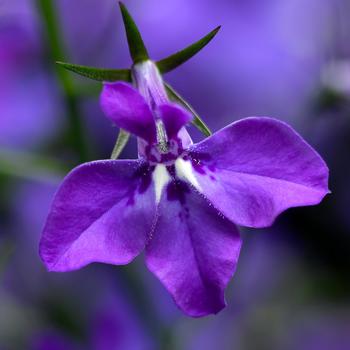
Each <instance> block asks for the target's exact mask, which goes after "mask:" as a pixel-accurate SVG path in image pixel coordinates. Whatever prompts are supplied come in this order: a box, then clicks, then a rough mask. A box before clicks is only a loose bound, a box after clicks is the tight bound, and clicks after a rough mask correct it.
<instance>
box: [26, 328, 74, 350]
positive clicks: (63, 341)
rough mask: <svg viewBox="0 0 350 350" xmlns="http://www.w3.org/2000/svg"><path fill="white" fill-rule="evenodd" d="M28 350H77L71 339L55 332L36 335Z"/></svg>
mask: <svg viewBox="0 0 350 350" xmlns="http://www.w3.org/2000/svg"><path fill="white" fill-rule="evenodd" d="M31 343H32V344H31V347H30V350H78V349H80V348H78V346H75V345H74V344H73V341H72V340H71V339H67V337H65V336H63V335H61V334H58V333H57V332H52V331H51V332H49V331H48V332H45V333H41V334H40V335H36V336H35V338H34V339H33V340H32V341H31Z"/></svg>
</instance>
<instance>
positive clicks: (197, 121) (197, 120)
mask: <svg viewBox="0 0 350 350" xmlns="http://www.w3.org/2000/svg"><path fill="white" fill-rule="evenodd" d="M164 84H165V88H166V91H167V93H168V97H169V98H170V99H171V100H172V101H174V102H177V103H179V104H181V105H182V106H183V107H185V108H186V109H187V110H188V111H190V112H191V113H192V114H193V117H194V118H193V121H192V124H193V125H194V126H195V127H196V128H197V129H198V130H199V131H201V132H202V133H203V134H204V135H205V136H210V135H211V134H212V132H211V131H210V129H209V127H208V126H207V125H206V124H205V123H204V121H203V120H202V119H201V117H200V116H199V115H198V113H197V112H196V111H195V110H194V109H193V107H192V106H191V105H190V104H189V103H188V102H187V101H185V100H184V99H183V97H181V95H180V94H179V93H178V92H176V91H175V90H174V89H173V88H172V87H171V86H170V85H169V84H167V83H164Z"/></svg>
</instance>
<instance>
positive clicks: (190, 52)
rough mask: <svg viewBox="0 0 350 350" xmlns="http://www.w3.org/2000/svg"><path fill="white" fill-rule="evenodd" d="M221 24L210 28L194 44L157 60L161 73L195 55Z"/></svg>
mask: <svg viewBox="0 0 350 350" xmlns="http://www.w3.org/2000/svg"><path fill="white" fill-rule="evenodd" d="M220 28H221V26H219V27H217V28H215V29H214V30H212V31H211V32H210V33H209V34H207V35H206V36H205V37H203V38H202V39H200V40H198V41H197V42H195V43H194V44H192V45H190V46H188V47H186V48H185V49H183V50H181V51H179V52H177V53H175V54H173V55H171V56H169V57H167V58H164V59H163V60H160V61H158V62H157V67H158V69H159V70H160V72H161V73H163V74H164V73H168V72H170V71H172V70H174V69H175V68H177V67H179V66H181V65H182V64H183V63H185V62H186V61H188V60H189V59H190V58H192V57H193V56H194V55H196V54H197V53H198V52H199V51H200V50H202V49H203V48H204V47H205V46H206V45H208V44H209V42H210V41H211V40H212V39H213V38H214V37H215V35H216V34H217V33H218V31H219V30H220Z"/></svg>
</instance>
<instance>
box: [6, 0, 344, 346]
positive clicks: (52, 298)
mask: <svg viewBox="0 0 350 350" xmlns="http://www.w3.org/2000/svg"><path fill="white" fill-rule="evenodd" d="M125 4H126V5H127V6H128V8H129V10H130V12H131V13H132V14H133V15H134V17H135V19H136V21H137V23H138V24H139V27H140V29H141V30H142V33H143V36H144V39H145V42H146V44H147V46H148V47H149V51H150V53H151V55H152V57H153V58H154V59H160V58H163V57H164V56H166V55H168V54H171V53H173V52H174V51H176V50H178V49H181V48H183V47H184V46H186V45H188V44H190V43H192V42H193V41H195V40H197V39H198V38H199V37H201V36H203V35H204V34H206V33H207V32H209V31H210V30H211V29H213V28H214V27H216V26H217V25H218V24H222V26H223V27H222V30H221V31H220V33H219V34H218V35H217V37H216V38H215V40H214V41H213V42H212V43H210V44H209V46H208V47H207V48H206V49H205V50H203V51H202V52H201V53H200V54H198V55H197V56H196V57H195V58H193V59H192V60H191V61H189V62H188V63H186V64H185V65H184V66H182V67H180V68H179V69H177V70H176V71H174V72H172V73H170V74H169V75H167V76H166V77H165V79H166V80H168V81H169V82H171V83H172V85H173V86H174V87H175V88H176V89H177V90H178V91H179V92H181V94H182V95H183V96H185V97H186V99H187V100H188V101H189V102H190V103H191V104H192V105H193V106H194V107H195V109H196V110H197V111H198V112H199V114H200V115H201V117H202V118H203V119H204V120H205V121H206V122H207V123H208V125H209V126H210V127H211V128H212V130H218V129H219V128H221V127H223V126H224V125H226V124H228V123H230V122H232V121H234V120H237V119H240V118H243V117H248V116H253V115H263V116H272V117H276V118H278V119H280V120H284V121H286V122H288V123H289V124H291V125H292V126H293V127H294V128H295V129H296V130H297V131H298V132H299V133H300V134H301V135H302V136H303V137H304V138H305V139H306V140H307V141H308V142H309V143H311V144H312V145H313V146H314V147H315V148H316V149H317V150H318V152H319V153H320V154H321V155H322V156H323V157H324V159H325V160H326V162H327V163H328V165H329V168H330V188H331V190H332V194H331V195H329V196H328V197H327V198H326V199H325V200H324V201H323V203H322V204H321V205H318V206H316V207H305V208H298V209H291V210H288V211H287V212H286V213H284V214H282V215H281V216H280V218H279V219H278V220H277V222H276V223H275V224H274V225H273V227H270V228H268V229H264V230H242V235H243V239H244V244H243V248H242V253H241V258H240V261H239V265H238V269H237V272H236V274H235V276H234V278H233V279H232V281H231V283H230V285H229V288H228V290H227V293H226V298H227V301H228V307H227V308H226V309H225V310H223V311H222V312H221V313H219V314H218V315H216V316H209V317H206V318H202V319H191V318H188V317H186V316H184V315H183V314H181V312H180V311H179V310H178V309H177V308H176V306H175V305H174V304H173V302H172V300H171V297H170V295H168V294H167V293H166V292H165V290H164V289H163V287H162V286H161V285H160V283H159V282H158V281H157V280H156V279H155V278H154V277H153V276H152V275H151V274H150V273H149V272H148V271H146V268H145V266H144V265H143V257H140V258H138V259H137V260H136V261H135V262H134V263H133V264H131V265H129V266H125V267H114V266H106V265H99V264H93V265H91V266H88V267H86V268H84V269H83V270H81V271H77V272H72V273H66V274H55V273H48V272H46V270H45V268H44V266H43V265H42V264H41V262H40V260H39V257H38V241H39V239H40V233H41V228H42V226H43V223H44V220H45V216H46V215H47V213H48V210H49V206H50V202H51V200H52V196H53V194H54V192H55V190H56V189H57V186H58V184H59V182H60V180H61V179H62V178H63V176H64V174H65V173H66V172H67V171H68V170H69V169H71V168H72V167H74V166H75V165H77V164H79V163H81V162H84V161H88V160H93V159H104V158H108V157H109V155H110V153H111V150H112V148H113V145H114V142H115V138H116V135H117V131H118V130H117V129H116V128H115V127H113V126H112V125H111V124H110V123H109V122H108V121H107V119H106V118H104V117H103V115H102V114H101V111H100V109H99V105H98V94H99V91H100V88H101V86H100V85H99V84H98V83H95V82H92V81H88V80H85V79H82V78H79V77H77V76H74V75H73V74H70V73H68V72H65V71H63V70H61V69H60V68H59V67H57V66H56V65H55V64H54V62H55V60H63V61H68V62H72V63H77V64H84V65H91V66H99V67H111V68H121V67H128V66H129V65H130V63H131V62H130V58H129V56H128V50H127V45H126V40H125V37H124V32H123V26H122V21H121V17H120V14H119V10H118V6H117V5H118V4H117V2H116V1H115V0H0V349H1V350H17V349H18V350H22V349H28V350H63V349H64V350H66V349H67V350H76V349H87V350H117V349H118V350H124V349H125V350H129V349H130V350H134V349H135V350H146V349H150V350H153V349H154V350H157V349H169V350H172V349H173V350H175V349H176V350H177V349H180V350H183V349H184V350H190V349H191V350H192V349H195V350H197V349H204V350H206V349H208V350H211V349H220V350H231V349H233V350H236V349H237V350H240V349H244V350H245V349H248V350H249V349H277V350H279V349H283V350H292V349H299V350H302V349H305V350H306V349H307V350H313V349H315V350H316V349H317V350H323V349H327V350H328V349H334V350H347V349H350V273H349V271H350V269H349V268H350V212H349V210H350V161H349V160H350V159H349V151H350V2H349V1H348V0H308V1H305V0H176V1H174V0H144V1H142V0H125ZM191 132H192V134H193V137H194V138H195V139H196V140H198V139H200V137H201V136H200V135H199V133H198V132H197V131H196V130H194V129H192V130H191ZM135 156H136V148H135V141H134V140H133V141H132V142H130V144H129V145H128V147H127V148H126V149H125V150H124V152H123V155H122V157H123V158H129V157H132V158H133V157H135ZM291 166H292V165H291Z"/></svg>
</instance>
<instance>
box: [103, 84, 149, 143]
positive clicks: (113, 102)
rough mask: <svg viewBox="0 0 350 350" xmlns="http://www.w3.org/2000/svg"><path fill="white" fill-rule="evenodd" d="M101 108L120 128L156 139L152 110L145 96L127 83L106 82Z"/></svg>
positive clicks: (145, 137) (147, 138) (146, 138)
mask: <svg viewBox="0 0 350 350" xmlns="http://www.w3.org/2000/svg"><path fill="white" fill-rule="evenodd" d="M100 101H101V108H102V110H103V112H104V113H105V114H106V116H107V117H108V118H109V119H111V120H112V121H113V122H114V123H116V124H117V125H118V126H119V127H120V128H122V129H125V130H127V131H129V132H130V133H132V134H135V135H136V136H139V137H141V138H143V139H145V140H147V141H150V142H153V141H155V135H156V129H155V121H154V117H153V115H152V112H151V110H150V108H149V106H148V105H147V102H146V101H145V99H144V98H143V96H142V95H141V94H140V93H139V92H138V91H137V90H136V89H135V88H133V87H132V86H131V85H129V84H127V83H121V82H118V83H104V85H103V90H102V93H101V98H100Z"/></svg>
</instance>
